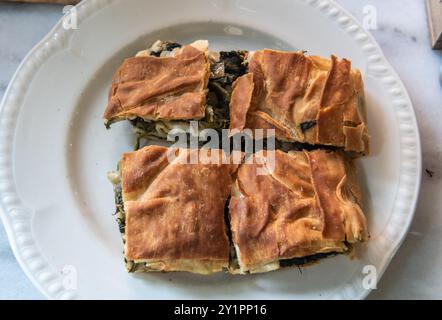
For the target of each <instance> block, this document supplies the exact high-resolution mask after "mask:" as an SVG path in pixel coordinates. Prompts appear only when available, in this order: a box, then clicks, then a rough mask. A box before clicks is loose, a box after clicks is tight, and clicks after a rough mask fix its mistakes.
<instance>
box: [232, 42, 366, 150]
mask: <svg viewBox="0 0 442 320" xmlns="http://www.w3.org/2000/svg"><path fill="white" fill-rule="evenodd" d="M248 60H249V68H248V73H247V74H245V75H243V76H242V77H240V78H238V79H237V80H236V82H235V83H234V85H233V92H232V97H231V101H230V129H231V130H234V129H236V130H239V131H242V130H243V129H245V128H249V129H275V132H276V138H277V139H279V140H283V141H290V142H300V143H307V144H309V145H326V146H332V147H336V148H339V149H343V150H345V151H348V152H353V153H355V154H356V155H365V154H368V152H369V141H370V138H369V135H368V132H367V127H366V119H365V102H364V86H363V82H362V78H361V73H360V72H359V70H356V69H352V68H351V62H350V61H348V60H346V59H342V60H339V59H337V58H336V57H335V56H332V57H331V59H323V58H320V57H316V56H306V55H304V54H303V53H302V52H284V51H274V50H267V49H266V50H259V51H256V52H254V53H252V52H250V53H249V56H248Z"/></svg>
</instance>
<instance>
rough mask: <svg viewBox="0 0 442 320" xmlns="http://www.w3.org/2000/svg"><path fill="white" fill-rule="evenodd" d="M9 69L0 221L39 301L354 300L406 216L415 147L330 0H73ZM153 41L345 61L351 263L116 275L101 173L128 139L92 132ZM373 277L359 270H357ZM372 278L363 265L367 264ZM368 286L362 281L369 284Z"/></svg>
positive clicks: (396, 97)
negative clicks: (128, 63)
mask: <svg viewBox="0 0 442 320" xmlns="http://www.w3.org/2000/svg"><path fill="white" fill-rule="evenodd" d="M77 14H78V29H76V30H65V29H64V28H63V26H62V23H61V22H60V23H58V24H57V25H56V26H55V28H54V29H53V30H52V31H51V32H50V33H49V34H48V36H46V37H45V38H44V39H43V40H42V42H40V43H39V44H38V45H37V46H36V47H35V48H34V49H33V50H32V51H31V53H30V54H29V55H28V56H27V57H26V59H25V60H24V61H23V63H22V64H21V66H20V68H19V69H18V70H17V72H16V74H15V76H14V78H13V80H12V82H11V84H10V86H9V87H8V90H7V92H6V94H5V96H4V99H3V103H2V108H1V114H0V205H1V207H0V208H1V210H0V213H1V216H2V219H3V222H4V224H5V226H6V230H7V233H8V236H9V239H10V242H11V246H12V248H13V250H14V253H15V255H16V257H17V259H18V261H19V262H20V264H21V266H22V267H23V269H24V271H25V272H26V274H27V275H28V276H29V278H30V279H31V280H32V281H33V283H34V284H35V285H36V286H37V287H38V288H39V289H40V290H41V292H43V293H44V294H45V295H46V296H47V297H49V298H74V297H77V298H136V299H137V298H153V299H163V298H172V299H174V298H191V299H192V298H220V299H239V298H250V299H255V298H256V299H267V298H268V299H298V298H299V299H304V298H323V299H339V298H350V299H359V298H363V297H365V296H366V295H367V294H368V293H369V290H367V289H364V287H363V279H364V276H365V275H366V274H364V266H366V265H371V266H374V267H375V268H376V271H377V276H378V278H380V276H381V275H382V273H383V272H384V270H385V268H386V267H387V265H388V263H389V262H390V260H391V258H392V257H393V255H394V253H395V252H396V250H397V249H398V247H399V246H400V244H401V242H402V240H403V238H404V235H405V234H406V231H407V229H408V227H409V225H410V222H411V220H412V217H413V212H414V208H415V204H416V199H417V196H418V190H419V184H420V172H421V152H420V142H419V135H418V129H417V125H416V120H415V116H414V112H413V108H412V105H411V102H410V99H409V97H408V95H407V92H406V90H405V88H404V86H403V85H402V83H401V81H400V79H399V78H398V76H397V75H396V73H395V72H394V71H393V70H392V68H391V66H390V65H389V64H388V62H387V61H386V59H385V57H384V56H383V54H382V52H381V50H380V48H379V47H378V45H377V44H376V42H375V41H374V40H373V38H372V37H371V36H370V35H369V34H368V33H367V32H366V31H365V30H364V29H363V28H362V27H361V26H360V25H359V24H358V23H357V22H356V20H355V19H354V18H353V17H351V16H350V15H349V14H348V13H347V12H346V11H345V10H343V9H342V8H340V7H339V6H338V5H336V4H335V3H334V2H332V1H329V0H321V1H315V0H310V1H307V0H296V1H295V0H287V1H285V0H281V1H266V0H255V1H245V0H244V1H243V0H230V1H223V0H210V1H207V0H190V1H178V0H177V1H171V0H149V1H146V0H133V1H127V0H126V1H122V0H121V1H105V0H97V1H92V0H91V1H83V2H82V3H81V4H80V5H78V6H77ZM156 39H174V40H177V41H180V42H182V43H186V42H190V41H192V40H196V39H209V41H210V43H211V46H212V47H213V48H215V49H221V48H223V49H236V48H242V49H258V48H262V47H271V48H281V49H295V48H296V49H305V50H308V52H309V53H311V54H318V55H323V56H328V55H330V54H332V53H334V54H336V55H338V56H340V57H347V58H349V59H351V60H352V61H353V65H354V66H355V67H358V68H360V69H361V70H362V73H363V77H364V80H365V84H366V95H367V102H368V114H369V130H370V132H371V135H372V142H373V143H372V145H373V147H372V155H371V156H370V157H367V158H364V159H363V160H361V161H360V165H361V171H362V176H363V179H362V180H363V181H362V182H363V185H364V188H365V192H366V207H367V210H366V212H367V215H368V220H369V226H370V230H371V235H372V238H371V241H370V242H369V243H368V245H366V246H365V247H363V248H361V250H359V251H360V259H359V260H355V261H350V260H349V259H348V258H346V257H335V258H330V259H326V260H324V261H323V262H321V263H320V264H318V265H315V266H313V267H310V268H304V269H303V270H302V273H300V271H299V270H298V269H296V268H293V269H285V270H281V271H278V272H272V273H268V274H261V275H252V276H228V275H224V274H218V275H214V276H205V277H204V276H197V275H191V274H187V273H174V274H161V273H154V274H141V275H132V274H127V273H126V271H125V269H124V266H123V262H122V242H121V239H120V235H119V232H118V228H117V225H116V223H115V220H114V217H113V216H112V213H113V212H114V204H113V192H112V186H111V185H110V183H109V182H108V181H107V179H106V172H107V171H108V170H111V169H113V168H114V167H115V165H116V163H117V160H118V159H119V157H120V155H121V153H122V152H123V151H127V150H129V149H131V148H132V142H133V141H132V134H131V130H130V128H129V125H128V124H127V123H118V124H116V125H114V126H113V128H112V129H111V130H109V131H106V130H105V129H104V126H103V123H102V120H101V115H102V112H103V108H104V107H105V105H106V98H107V90H108V86H109V83H110V80H111V76H112V74H113V72H114V70H115V69H116V68H117V66H118V65H119V64H120V63H121V62H122V60H123V59H124V58H125V57H128V56H131V55H133V54H134V53H135V52H137V51H138V50H141V49H143V48H145V47H146V46H148V45H149V44H150V43H151V42H152V41H154V40H156ZM365 271H370V272H372V269H365ZM371 275H373V273H371ZM368 283H369V282H368Z"/></svg>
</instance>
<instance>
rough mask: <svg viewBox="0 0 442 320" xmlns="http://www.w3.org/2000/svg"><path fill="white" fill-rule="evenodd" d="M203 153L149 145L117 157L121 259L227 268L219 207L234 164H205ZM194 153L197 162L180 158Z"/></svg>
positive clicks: (154, 265) (200, 269)
mask: <svg viewBox="0 0 442 320" xmlns="http://www.w3.org/2000/svg"><path fill="white" fill-rule="evenodd" d="M206 152H207V150H188V149H179V150H173V149H168V148H165V147H159V146H149V147H145V148H143V149H140V150H138V151H135V152H130V153H125V154H124V155H123V158H122V161H121V163H120V169H121V182H122V195H123V201H124V210H125V213H126V230H125V240H126V244H125V257H126V259H127V260H131V261H134V262H135V263H140V262H141V263H145V265H146V268H145V269H144V271H155V270H156V271H189V272H194V273H201V274H208V273H212V272H217V271H221V270H222V269H223V268H227V267H228V263H229V239H228V237H227V235H226V232H227V229H226V228H227V226H226V224H225V222H224V207H225V204H226V201H227V198H228V196H229V195H230V190H231V185H232V182H233V180H234V176H235V172H236V170H237V167H238V166H237V165H233V164H210V163H208V161H204V160H202V159H203V158H204V156H207V154H206ZM172 153H173V159H172V158H170V156H171V155H172ZM213 153H217V154H220V156H223V155H224V153H223V152H222V151H220V150H211V151H210V154H211V155H213ZM192 157H193V158H192ZM194 157H199V163H198V164H186V163H185V161H183V160H189V161H190V159H191V158H192V159H196V158H194ZM171 159H172V161H171ZM201 160H202V161H201ZM201 162H204V163H208V164H202V163H201ZM220 163H221V162H220Z"/></svg>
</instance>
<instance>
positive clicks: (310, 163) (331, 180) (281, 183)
mask: <svg viewBox="0 0 442 320" xmlns="http://www.w3.org/2000/svg"><path fill="white" fill-rule="evenodd" d="M254 157H255V158H256V159H255V160H254V161H253V162H251V163H249V164H247V163H245V164H242V165H241V166H240V168H239V169H238V174H237V179H236V180H235V183H234V186H233V191H232V197H231V200H230V205H229V215H230V219H229V220H230V228H231V234H232V245H233V246H234V248H235V253H236V255H235V257H234V258H233V259H232V260H231V268H230V270H231V272H233V273H258V272H267V271H271V270H276V269H278V268H280V267H286V266H291V265H305V264H308V263H312V262H314V261H317V260H318V259H321V258H324V257H327V256H330V255H336V254H348V253H350V252H352V248H353V246H354V244H355V243H358V242H363V241H366V240H367V239H368V237H369V234H368V230H367V222H366V218H365V216H364V213H363V211H362V197H361V192H360V190H359V186H358V182H357V178H356V173H355V167H354V164H353V162H352V160H348V159H346V158H344V157H343V156H342V154H340V153H337V152H330V151H324V150H317V151H311V152H308V151H297V152H289V153H285V152H282V151H276V153H275V155H274V157H268V156H265V152H261V153H257V154H255V155H254Z"/></svg>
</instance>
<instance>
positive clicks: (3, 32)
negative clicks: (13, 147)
mask: <svg viewBox="0 0 442 320" xmlns="http://www.w3.org/2000/svg"><path fill="white" fill-rule="evenodd" d="M337 2H338V3H340V4H342V5H343V6H344V7H345V8H346V9H348V10H349V11H350V12H351V13H353V14H354V15H355V16H356V17H357V18H358V19H360V20H362V19H363V17H364V11H363V8H364V6H366V5H373V6H374V8H376V11H377V29H376V30H372V33H373V35H374V36H375V38H376V39H377V41H378V42H379V44H380V45H381V47H382V49H383V50H384V53H385V55H386V57H387V58H388V60H389V61H390V62H391V64H392V65H393V67H394V68H395V69H396V71H397V72H398V73H399V76H400V77H401V78H402V80H403V82H404V84H405V86H406V87H407V89H408V92H409V93H410V96H411V99H412V100H413V103H414V107H415V111H416V115H417V120H418V123H419V128H420V134H421V139H422V148H423V170H424V174H423V179H422V189H421V194H420V199H419V203H418V207H417V212H416V216H415V219H414V222H413V224H412V226H411V229H410V232H409V234H408V236H407V238H406V240H405V242H404V243H403V245H402V247H401V248H400V250H399V251H398V253H397V255H396V256H395V257H394V259H393V261H392V263H391V265H390V266H389V268H388V269H387V271H386V273H385V275H384V276H383V278H382V279H381V281H380V283H379V284H378V289H377V290H374V292H373V293H372V294H371V295H370V296H369V298H372V299H436V298H438V299H441V298H442V250H441V248H440V247H441V244H442V143H441V142H442V125H441V120H442V88H441V86H440V83H439V69H440V66H441V64H442V52H439V51H433V50H431V48H430V44H429V36H428V27H427V20H426V13H425V5H424V1H419V0H402V1H383V0H360V1H354V0H337ZM61 16H62V7H61V6H58V5H37V4H5V3H0V43H1V44H2V45H1V46H0V98H1V97H2V96H3V94H4V91H5V89H6V87H7V85H8V82H9V80H10V78H11V77H12V75H13V73H14V71H15V69H16V68H17V66H18V65H19V63H20V61H21V60H22V59H23V58H24V57H25V55H26V53H27V52H28V51H29V50H30V49H31V48H32V47H33V46H34V45H35V44H36V43H37V42H38V41H39V40H40V39H41V38H42V37H43V36H44V35H45V34H46V33H47V32H48V31H49V30H50V29H51V27H52V26H53V25H54V24H55V22H56V21H57V20H58V19H59V18H60V17H61ZM425 169H428V170H430V171H431V172H434V174H433V176H432V177H430V175H429V174H427V173H426V172H425ZM43 298H44V297H43V296H42V295H41V294H40V293H39V292H38V291H37V290H36V289H35V288H34V287H33V285H32V284H31V282H30V281H29V280H28V279H27V278H26V276H25V274H24V273H23V271H22V270H21V269H20V266H19V265H18V263H17V262H16V260H15V258H14V256H13V254H12V252H11V249H10V247H9V244H8V240H7V237H6V234H5V231H4V229H3V226H2V225H1V224H0V299H43Z"/></svg>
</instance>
